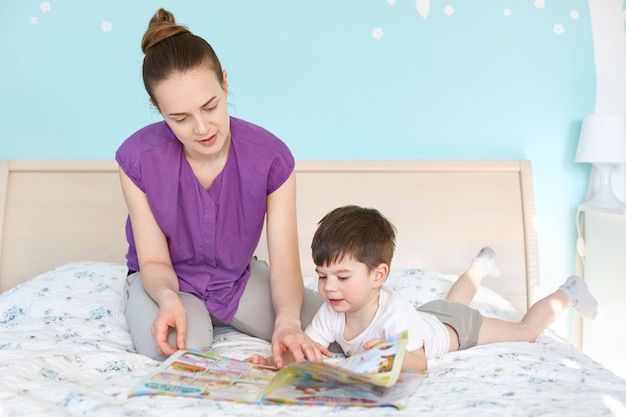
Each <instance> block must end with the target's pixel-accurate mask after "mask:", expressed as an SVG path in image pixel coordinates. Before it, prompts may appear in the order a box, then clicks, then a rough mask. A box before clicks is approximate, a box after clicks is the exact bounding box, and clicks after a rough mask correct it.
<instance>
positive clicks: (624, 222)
mask: <svg viewBox="0 0 626 417" xmlns="http://www.w3.org/2000/svg"><path fill="white" fill-rule="evenodd" d="M584 242H585V257H584V279H585V281H586V282H587V285H589V288H590V290H591V292H592V293H593V295H594V296H595V297H596V298H597V299H598V301H599V302H600V308H601V316H600V317H599V318H598V319H596V320H595V321H588V320H585V321H583V324H582V350H583V351H584V352H585V353H587V354H588V355H589V356H591V357H592V358H593V359H595V360H596V361H598V362H600V363H601V364H603V365H604V366H606V367H607V368H609V369H611V370H612V371H613V372H615V373H616V374H618V375H620V376H621V377H622V378H626V332H625V331H624V330H623V329H624V325H625V324H626V215H623V214H610V213H603V212H596V211H589V210H587V211H585V212H584Z"/></svg>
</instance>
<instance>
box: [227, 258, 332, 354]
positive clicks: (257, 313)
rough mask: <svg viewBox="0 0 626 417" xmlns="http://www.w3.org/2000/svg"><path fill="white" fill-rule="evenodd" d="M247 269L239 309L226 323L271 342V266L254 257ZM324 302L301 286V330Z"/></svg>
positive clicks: (272, 323) (274, 318)
mask: <svg viewBox="0 0 626 417" xmlns="http://www.w3.org/2000/svg"><path fill="white" fill-rule="evenodd" d="M250 269H251V272H250V279H249V280H248V284H247V285H246V289H245V290H244V292H243V295H242V296H241V300H240V301H239V309H238V310H237V313H235V316H234V317H233V319H232V320H231V322H230V323H229V324H230V325H231V326H232V327H234V328H235V329H237V330H239V331H241V332H243V333H246V334H249V335H251V336H255V337H258V338H261V339H263V340H266V341H268V342H270V341H271V340H272V334H273V333H274V322H275V321H276V315H275V314H274V307H273V305H272V293H271V289H270V269H269V267H268V266H267V263H265V262H263V261H259V260H256V259H253V260H252V261H251V262H250ZM323 302H324V301H323V300H322V298H321V297H320V296H319V295H318V294H317V292H315V291H312V290H309V289H306V288H305V289H304V299H303V302H302V310H301V314H300V321H301V323H302V329H305V328H306V326H308V325H309V323H311V321H312V320H313V316H314V315H315V313H317V310H318V309H319V308H320V307H321V306H322V304H323Z"/></svg>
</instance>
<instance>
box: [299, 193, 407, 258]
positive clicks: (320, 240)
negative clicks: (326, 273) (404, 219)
mask: <svg viewBox="0 0 626 417" xmlns="http://www.w3.org/2000/svg"><path fill="white" fill-rule="evenodd" d="M395 248H396V228H395V227H394V225H393V224H391V222H390V221H389V220H387V219H386V218H385V217H384V216H383V215H382V214H381V213H380V212H379V211H378V210H376V209H373V208H364V207H359V206H353V205H350V206H343V207H339V208H336V209H334V210H332V211H331V212H329V213H328V214H326V215H325V216H324V217H323V218H322V220H320V221H319V223H318V228H317V230H316V231H315V235H313V242H312V243H311V251H312V254H313V262H314V263H315V265H317V266H326V265H330V264H333V263H335V262H340V261H341V260H342V259H343V258H344V257H345V256H351V257H352V258H354V259H355V260H356V261H358V262H362V263H364V264H365V265H366V266H367V268H368V269H369V270H372V269H373V268H375V267H376V266H378V265H380V264H381V263H385V264H387V265H389V266H391V259H392V258H393V253H394V251H395Z"/></svg>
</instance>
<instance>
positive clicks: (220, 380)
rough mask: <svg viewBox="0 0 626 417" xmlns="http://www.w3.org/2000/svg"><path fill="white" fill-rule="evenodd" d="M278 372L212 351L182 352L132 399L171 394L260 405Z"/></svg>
mask: <svg viewBox="0 0 626 417" xmlns="http://www.w3.org/2000/svg"><path fill="white" fill-rule="evenodd" d="M277 372H278V371H277V369H276V368H271V367H267V366H260V365H253V364H251V363H248V362H245V361H240V360H235V359H230V358H227V357H224V356H221V355H217V354H213V353H209V352H199V351H194V350H179V351H178V352H176V353H175V354H173V355H172V356H170V357H169V358H168V359H167V360H166V361H164V362H163V363H162V364H161V365H160V366H159V367H158V368H157V370H156V371H155V372H154V373H153V374H152V375H150V376H149V377H148V378H146V379H145V380H143V381H141V382H140V383H139V384H137V385H136V386H135V387H134V388H133V390H132V391H131V393H130V394H129V395H128V396H129V397H134V396H140V395H171V396H181V397H193V398H206V399H211V400H216V401H233V402H241V403H260V402H261V397H262V393H263V390H264V389H265V387H266V386H267V385H268V384H269V383H270V381H271V380H272V379H273V378H274V376H275V375H276V373H277Z"/></svg>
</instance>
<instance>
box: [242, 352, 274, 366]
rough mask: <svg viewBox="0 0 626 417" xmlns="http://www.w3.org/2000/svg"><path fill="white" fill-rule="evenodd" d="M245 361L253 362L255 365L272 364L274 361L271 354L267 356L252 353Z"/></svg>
mask: <svg viewBox="0 0 626 417" xmlns="http://www.w3.org/2000/svg"><path fill="white" fill-rule="evenodd" d="M246 362H250V363H253V364H255V365H263V366H274V361H273V360H272V357H271V356H268V357H267V358H266V357H264V356H261V355H252V356H250V357H249V358H247V359H246Z"/></svg>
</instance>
